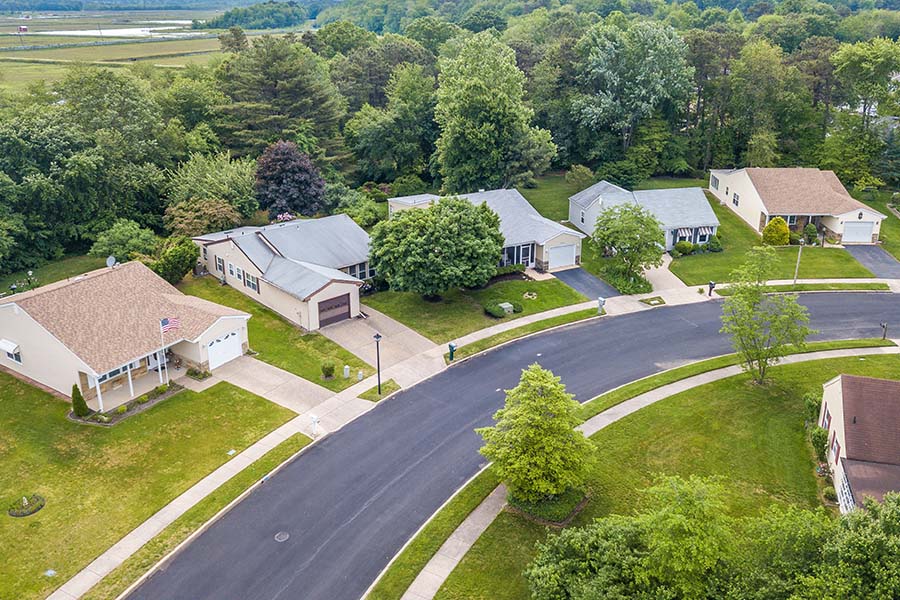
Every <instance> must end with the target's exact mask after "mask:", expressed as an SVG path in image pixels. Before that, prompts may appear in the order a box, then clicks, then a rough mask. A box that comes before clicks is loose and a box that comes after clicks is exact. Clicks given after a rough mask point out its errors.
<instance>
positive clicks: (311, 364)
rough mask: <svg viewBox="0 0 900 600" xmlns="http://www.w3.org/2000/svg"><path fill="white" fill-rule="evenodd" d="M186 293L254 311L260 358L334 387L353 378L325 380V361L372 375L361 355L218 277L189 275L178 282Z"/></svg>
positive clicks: (252, 327)
mask: <svg viewBox="0 0 900 600" xmlns="http://www.w3.org/2000/svg"><path fill="white" fill-rule="evenodd" d="M179 289H180V290H181V291H182V292H184V293H185V294H190V295H192V296H199V297H201V298H205V299H207V300H210V301H212V302H216V303H218V304H224V305H225V306H230V307H232V308H236V309H238V310H242V311H244V312H246V313H249V314H250V315H252V318H251V319H250V322H249V323H248V325H247V328H248V333H249V336H250V348H251V349H253V350H254V351H256V352H258V353H259V354H258V355H257V358H258V359H259V360H261V361H264V362H267V363H269V364H270V365H275V366H276V367H279V368H281V369H284V370H285V371H290V372H291V373H293V374H294V375H298V376H300V377H302V378H304V379H308V380H309V381H312V382H313V383H316V384H318V385H321V386H322V387H325V388H328V389H329V390H332V391H335V392H337V391H340V390H343V389H344V388H348V387H350V386H351V385H353V384H354V383H355V381H354V380H353V379H344V378H343V377H335V378H334V379H330V380H328V381H323V380H322V363H323V362H325V361H326V360H332V361H334V364H336V365H340V366H343V365H350V370H351V372H353V373H355V372H356V371H359V370H361V371H362V372H363V375H365V376H369V375H371V374H373V373H374V372H375V370H374V369H373V368H372V367H371V366H369V365H368V364H366V363H365V362H363V361H362V360H361V359H360V358H359V357H357V356H356V355H354V354H351V353H350V352H348V351H347V350H344V349H343V348H341V347H340V346H338V345H337V344H335V343H334V342H332V341H331V340H329V339H328V338H327V337H325V336H324V335H321V334H319V333H303V331H301V330H300V329H299V328H298V327H295V326H294V325H291V324H290V323H288V322H287V321H285V320H284V319H283V318H281V317H280V316H279V315H278V314H277V313H275V312H274V311H272V310H270V309H268V308H266V307H265V306H263V305H262V304H260V303H258V302H256V301H254V300H252V299H251V298H249V297H248V296H246V295H244V294H242V293H241V292H239V291H237V290H235V289H234V288H231V287H229V286H223V285H221V284H220V283H219V281H218V280H217V279H216V278H215V277H211V276H207V277H200V278H195V277H193V276H190V275H189V276H188V277H187V278H185V280H184V281H182V282H181V283H180V284H179Z"/></svg>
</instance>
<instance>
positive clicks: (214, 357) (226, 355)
mask: <svg viewBox="0 0 900 600" xmlns="http://www.w3.org/2000/svg"><path fill="white" fill-rule="evenodd" d="M206 352H207V360H208V361H209V369H210V370H213V369H215V368H216V367H220V366H222V365H224V364H225V363H227V362H228V361H231V360H234V359H235V358H237V357H239V356H241V354H243V352H242V344H241V334H240V331H237V330H235V331H232V332H230V333H226V334H225V335H223V336H222V337H218V338H216V339H214V340H213V341H211V342H210V343H209V345H208V346H207V347H206Z"/></svg>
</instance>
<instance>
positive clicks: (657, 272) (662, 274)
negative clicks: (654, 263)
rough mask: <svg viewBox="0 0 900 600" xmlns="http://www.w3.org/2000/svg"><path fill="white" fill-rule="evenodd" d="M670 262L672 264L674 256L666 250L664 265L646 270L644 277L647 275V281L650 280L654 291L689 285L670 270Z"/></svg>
mask: <svg viewBox="0 0 900 600" xmlns="http://www.w3.org/2000/svg"><path fill="white" fill-rule="evenodd" d="M670 264H672V257H671V256H669V253H668V252H666V253H664V254H663V263H662V265H660V266H658V267H654V268H652V269H649V270H647V271H645V272H644V277H646V278H647V281H649V282H650V285H652V286H653V291H654V292H657V291H660V290H671V289H678V288H683V287H687V286H686V285H685V284H684V282H683V281H681V280H680V279H678V277H676V276H675V274H674V273H672V271H670V270H669V265H670Z"/></svg>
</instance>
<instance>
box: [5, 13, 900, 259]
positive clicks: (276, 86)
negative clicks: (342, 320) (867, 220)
mask: <svg viewBox="0 0 900 600" xmlns="http://www.w3.org/2000/svg"><path fill="white" fill-rule="evenodd" d="M318 8H320V7H310V8H309V10H311V11H312V10H318ZM894 8H896V7H895V6H892V5H890V4H889V3H884V2H867V3H844V2H834V3H831V4H827V3H823V2H818V1H816V0H783V1H781V2H777V3H772V2H769V1H767V0H761V1H757V2H753V3H747V2H738V3H735V2H721V3H718V4H707V5H704V6H699V5H697V4H695V3H694V2H683V3H678V2H673V3H667V2H663V1H661V0H576V1H574V2H571V3H566V4H560V3H559V2H556V1H553V2H550V1H546V2H542V1H539V0H538V1H533V2H527V3H523V2H514V3H508V4H501V3H492V2H478V3H474V2H468V1H463V2H456V3H436V2H429V1H426V0H419V1H417V2H402V3H401V2H394V1H388V2H375V1H373V0H364V1H363V0H348V1H345V2H342V3H339V4H334V5H331V6H328V7H325V8H324V9H322V10H321V12H319V13H318V17H317V27H316V28H315V29H312V30H308V31H298V32H296V33H288V34H278V35H271V36H267V35H263V36H256V37H252V38H248V37H247V36H246V35H245V33H244V31H243V30H242V29H241V28H240V27H239V26H237V25H234V26H233V27H232V28H231V29H230V30H228V31H227V32H226V33H224V34H222V36H221V37H220V40H221V43H222V48H223V50H224V56H223V57H221V58H216V59H214V60H212V61H211V62H210V63H209V64H206V65H200V66H198V65H191V66H187V67H185V68H179V69H157V68H153V67H152V66H150V65H132V66H130V67H127V68H115V69H113V68H105V67H101V66H96V65H79V66H73V67H72V68H71V69H70V71H69V72H68V74H67V76H66V77H65V78H64V79H63V80H62V81H61V82H59V83H54V84H35V85H33V86H31V87H30V88H29V89H28V90H27V91H25V92H22V93H18V92H16V93H12V92H7V93H5V94H4V95H2V96H0V272H4V273H8V272H13V271H17V270H21V269H25V268H30V267H33V266H36V265H39V264H40V263H41V262H43V261H47V260H52V259H55V258H59V257H60V256H63V255H64V254H66V253H71V252H85V251H87V250H88V249H89V248H90V247H91V246H92V245H93V244H94V243H95V242H96V240H97V238H98V236H100V234H101V233H103V232H104V231H107V230H109V229H110V228H111V227H112V226H113V225H114V224H116V223H117V222H120V221H128V222H129V226H136V227H139V228H140V229H141V230H142V231H144V230H146V231H150V232H152V233H154V234H156V235H157V236H172V237H180V236H189V235H196V234H199V233H203V232H204V230H206V231H208V230H211V229H214V228H219V229H221V228H223V227H228V226H231V225H237V224H240V223H247V222H264V221H266V220H267V219H269V218H276V217H278V216H279V215H281V216H282V218H283V216H284V215H285V214H288V215H290V216H313V215H317V214H330V213H335V212H345V213H347V214H349V215H351V216H352V217H353V218H354V219H356V220H357V221H358V222H359V223H360V224H361V225H362V226H363V227H366V228H370V227H372V226H373V225H374V224H375V223H376V222H378V221H379V220H380V219H382V218H384V216H386V212H387V211H386V208H385V205H384V203H383V202H384V200H385V199H386V198H387V197H388V196H389V195H402V194H412V193H418V192H422V191H426V190H434V191H437V190H441V191H443V192H444V193H448V194H449V193H459V192H467V191H472V190H475V189H478V188H486V189H490V188H498V187H512V186H529V185H532V184H533V182H534V178H535V177H537V176H539V175H540V174H542V173H544V172H546V171H548V170H569V169H571V168H572V167H573V166H575V167H576V168H577V169H578V170H579V172H582V173H583V172H585V170H587V169H589V170H590V172H591V174H592V175H593V176H595V177H597V178H605V179H608V180H610V181H614V182H616V183H619V184H621V185H625V186H631V185H634V184H635V183H637V182H640V181H643V180H644V179H646V178H648V177H650V176H654V175H675V176H681V175H691V176H698V177H704V176H705V173H706V171H707V170H708V169H710V168H725V167H732V166H734V167H740V166H747V165H749V166H818V167H821V168H827V169H833V170H834V171H835V172H836V173H837V174H838V175H839V177H840V178H841V179H842V180H843V181H844V183H845V184H846V185H847V186H848V187H850V188H855V189H866V188H884V189H891V188H893V187H894V186H897V185H898V184H900V137H898V135H897V134H896V132H895V129H896V125H897V118H896V115H897V111H898V105H897V100H898V96H897V81H896V78H895V74H896V73H898V72H900V44H898V42H897V41H896V38H897V36H898V35H900V12H897V11H895V10H893V9H894ZM303 10H306V8H305V7H304V8H303ZM250 12H251V13H252V12H253V11H252V10H251V11H250ZM241 14H245V13H241ZM238 22H239V20H235V21H234V22H233V23H238ZM272 173H282V174H284V173H287V174H288V175H289V177H288V179H290V181H291V182H292V183H291V185H292V186H293V188H292V189H291V190H289V193H287V192H286V193H282V194H280V195H279V196H278V197H275V195H273V194H272V193H271V190H268V189H267V187H266V184H265V182H266V180H267V177H268V178H271V176H272ZM282 179H284V178H282ZM262 211H266V212H267V213H268V214H266V213H263V212H262Z"/></svg>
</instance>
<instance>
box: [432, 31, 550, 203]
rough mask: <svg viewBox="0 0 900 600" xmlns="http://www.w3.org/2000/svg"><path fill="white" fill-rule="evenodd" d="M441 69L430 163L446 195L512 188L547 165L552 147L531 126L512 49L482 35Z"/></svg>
mask: <svg viewBox="0 0 900 600" xmlns="http://www.w3.org/2000/svg"><path fill="white" fill-rule="evenodd" d="M439 67H440V76H439V78H438V92H437V107H436V109H435V120H436V121H437V123H438V125H439V126H440V130H441V133H440V137H439V138H438V141H437V152H436V154H435V157H434V162H435V164H436V166H437V170H438V171H439V173H440V175H441V177H443V185H444V189H445V190H446V191H449V192H468V191H471V190H474V189H478V188H500V187H502V188H506V187H511V186H514V185H516V184H518V183H522V182H524V181H527V180H529V179H530V178H531V177H532V176H534V175H535V174H539V173H541V172H543V171H544V170H545V169H546V168H547V167H548V166H549V164H550V160H551V159H552V158H553V155H554V154H555V153H556V148H555V146H554V145H553V142H552V141H551V140H550V132H549V131H545V130H543V129H536V128H533V127H531V125H530V123H531V118H532V111H531V109H529V108H528V106H527V105H526V104H525V101H524V80H525V76H524V74H523V73H522V72H521V71H520V70H519V69H518V68H517V67H516V59H515V53H514V52H513V51H512V49H510V48H509V47H508V46H506V45H505V44H503V43H501V42H500V41H499V40H497V39H496V38H495V37H494V36H493V34H491V33H490V32H482V33H479V34H476V35H474V36H472V37H471V38H469V39H467V40H465V41H464V42H462V44H461V46H460V48H459V52H458V53H457V54H456V55H455V56H453V57H446V58H442V59H441V61H440V65H439Z"/></svg>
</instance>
